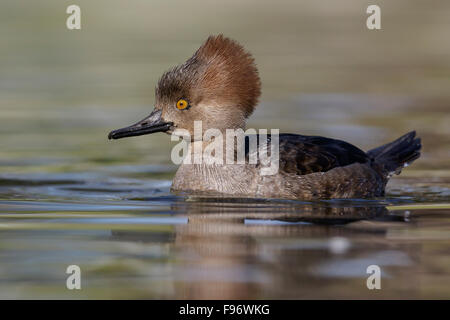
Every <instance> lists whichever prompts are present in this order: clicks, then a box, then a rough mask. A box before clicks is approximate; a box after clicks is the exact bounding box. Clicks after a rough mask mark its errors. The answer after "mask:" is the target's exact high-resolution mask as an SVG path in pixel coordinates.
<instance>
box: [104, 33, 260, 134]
mask: <svg viewBox="0 0 450 320" xmlns="http://www.w3.org/2000/svg"><path fill="white" fill-rule="evenodd" d="M260 93H261V91H260V80H259V76H258V70H257V69H256V66H255V63H254V60H253V58H252V56H251V55H250V53H248V52H246V51H245V50H244V48H243V47H242V46H241V45H239V44H238V43H237V42H235V41H233V40H231V39H229V38H226V37H224V36H223V35H219V36H210V37H209V38H208V39H207V40H206V41H205V43H203V45H202V46H201V47H200V48H199V49H198V50H197V51H196V52H195V53H194V55H193V56H192V57H191V58H189V59H188V60H187V61H186V62H185V63H183V64H182V65H179V66H177V67H175V68H173V69H171V70H169V71H167V72H166V73H164V74H163V76H162V77H161V79H160V80H159V83H158V85H157V87H156V90H155V95H156V99H155V101H156V102H155V108H154V110H153V112H152V113H151V114H150V115H149V116H148V117H146V118H145V119H143V120H141V121H139V122H137V123H135V124H133V125H131V126H129V127H126V128H122V129H118V130H114V131H112V132H111V133H110V134H109V136H108V137H109V139H120V138H125V137H131V136H139V135H144V134H150V133H154V132H167V133H174V134H179V135H183V133H182V132H185V131H184V130H187V132H189V134H190V136H191V137H194V121H199V120H201V121H202V131H203V132H204V131H205V130H207V129H210V128H216V129H219V130H220V131H222V132H225V130H226V129H237V128H242V129H244V128H245V121H246V119H247V117H248V116H249V115H250V114H251V113H252V112H253V109H254V108H255V106H256V103H257V101H258V98H259V95H260ZM180 129H184V130H180ZM203 132H202V136H203Z"/></svg>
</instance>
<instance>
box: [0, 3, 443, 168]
mask: <svg viewBox="0 0 450 320" xmlns="http://www.w3.org/2000/svg"><path fill="white" fill-rule="evenodd" d="M375 3H376V4H378V5H379V6H380V7H381V19H382V21H381V26H382V30H378V31H371V30H368V29H367V28H366V19H367V16H368V15H367V14H366V8H367V6H368V5H369V4H375ZM71 4H77V5H79V6H80V7H81V23H82V29H81V30H68V29H67V28H66V19H67V17H68V14H66V8H67V6H69V5H71ZM449 13H450V3H449V2H448V1H433V2H432V3H431V2H426V1H410V0H408V1H406V0H405V1H401V0H397V1H376V2H373V1H359V0H355V1H339V2H337V1H313V0H311V1H286V0H283V1H256V0H255V1H220V2H219V1H197V0H195V1H135V0H132V1H127V2H125V1H111V0H108V1H83V0H79V1H45V0H41V1H13V0H3V1H2V3H1V4H0V37H1V39H2V41H1V42H0V70H1V72H0V137H1V138H0V159H1V160H0V161H1V165H2V167H1V170H2V171H6V172H23V171H30V170H31V171H46V170H51V171H54V170H61V171H64V170H85V169H86V168H92V167H93V166H95V165H96V164H99V163H100V164H101V165H103V164H105V163H113V162H125V163H130V164H135V163H169V161H170V160H169V156H168V155H169V151H170V147H171V145H170V142H169V139H168V137H167V136H165V135H163V134H158V135H154V136H151V137H149V136H146V137H139V138H134V139H125V140H124V141H118V142H114V143H112V142H108V141H107V139H106V135H107V133H108V131H109V130H110V129H114V128H117V127H120V126H124V125H128V124H130V123H131V122H133V121H135V120H138V119H140V118H142V117H143V116H144V115H146V114H148V113H149V112H150V110H151V109H152V104H153V101H154V87H155V85H156V83H157V81H158V78H159V76H160V75H161V74H162V72H164V71H165V70H167V69H168V68H170V67H172V66H174V65H176V64H179V63H181V62H183V61H184V60H185V59H187V58H188V57H189V56H190V55H191V54H192V53H193V52H194V51H195V50H196V48H197V47H198V46H200V44H201V43H202V42H203V41H204V40H205V39H206V38H207V37H208V35H210V34H218V33H223V34H225V35H226V36H229V37H231V38H233V39H236V40H237V41H239V42H240V43H241V44H243V45H244V46H245V47H246V48H247V49H248V50H249V51H251V52H252V53H253V55H254V57H255V59H256V62H257V65H258V67H259V70H260V74H261V79H262V84H263V95H262V99H261V104H260V106H259V107H258V109H257V111H256V112H255V114H254V116H253V117H252V118H251V120H250V122H249V126H251V127H257V128H259V127H261V128H262V127H264V128H280V129H281V131H282V132H283V131H285V132H287V131H290V132H296V133H303V134H320V135H328V136H332V137H335V138H341V139H346V140H348V141H350V142H353V143H354V144H357V145H358V146H361V147H363V148H369V147H373V146H375V145H377V144H380V143H383V142H386V141H388V140H389V139H392V138H395V137H396V136H398V135H400V134H402V133H404V132H406V131H409V130H412V129H416V130H418V132H419V134H420V135H421V136H423V138H424V156H423V159H422V160H421V161H418V162H417V164H415V165H414V167H416V168H429V169H431V168H433V169H449V168H450V162H449V161H448V158H449V148H448V146H449V139H450V138H449V136H450V135H449V133H450V129H449V128H450V126H449V125H448V123H449V122H450V121H449V120H450V119H449V117H450V116H449V111H450V91H449V90H448V88H450V42H449V41H448V32H449V30H450V19H449Z"/></svg>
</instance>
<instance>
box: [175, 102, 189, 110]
mask: <svg viewBox="0 0 450 320" xmlns="http://www.w3.org/2000/svg"><path fill="white" fill-rule="evenodd" d="M188 106H189V104H188V103H187V101H186V100H184V99H180V100H178V102H177V108H178V109H180V110H183V109H186V108H187V107H188Z"/></svg>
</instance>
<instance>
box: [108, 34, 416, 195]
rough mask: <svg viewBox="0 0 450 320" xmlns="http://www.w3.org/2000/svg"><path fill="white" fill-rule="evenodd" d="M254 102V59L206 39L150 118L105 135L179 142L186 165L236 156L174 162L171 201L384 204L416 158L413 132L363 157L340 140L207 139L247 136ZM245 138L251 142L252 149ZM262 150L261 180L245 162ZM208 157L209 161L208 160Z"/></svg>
mask: <svg viewBox="0 0 450 320" xmlns="http://www.w3.org/2000/svg"><path fill="white" fill-rule="evenodd" d="M260 95H261V81H260V77H259V73H258V69H257V67H256V64H255V60H254V58H253V56H252V55H251V54H250V53H249V52H248V51H246V50H245V49H244V47H243V46H242V45H240V44H239V43H238V42H236V41H235V40H232V39H230V38H228V37H225V36H224V35H222V34H219V35H212V36H209V37H208V38H207V39H206V41H205V42H204V43H203V44H202V45H201V46H200V47H199V48H198V50H197V51H195V53H194V54H193V55H192V56H191V57H190V58H189V59H187V60H186V61H185V62H184V63H182V64H180V65H178V66H176V67H173V68H172V69H170V70H168V71H167V72H165V73H164V74H163V75H162V76H161V78H160V79H159V81H158V84H157V85H156V89H155V105H154V109H153V111H152V112H151V114H150V115H149V116H147V117H145V118H144V119H143V120H141V121H138V122H137V123H135V124H133V125H131V126H127V127H124V128H121V129H117V130H113V131H111V132H110V133H109V135H108V138H109V139H113V140H115V139H122V138H126V137H133V136H141V135H146V134H153V133H157V132H164V133H167V134H170V135H171V136H172V137H176V138H178V139H183V141H186V149H185V150H184V149H183V150H184V152H185V153H186V154H185V156H184V157H185V158H191V159H192V158H195V157H196V156H197V155H198V154H199V153H202V152H203V154H204V153H205V151H206V150H207V149H208V148H210V147H211V144H212V143H216V144H217V143H219V144H220V143H223V144H224V148H225V151H226V152H225V153H227V154H228V151H229V150H232V151H230V152H231V153H232V156H231V157H230V158H227V159H232V160H233V159H234V160H236V157H237V155H238V154H239V151H240V150H243V152H242V154H244V156H243V158H244V161H241V162H238V161H235V162H233V161H231V162H230V161H228V162H227V161H222V162H220V161H219V162H217V161H211V159H209V160H210V161H207V160H208V159H205V161H203V162H202V161H197V162H195V161H183V162H181V163H180V165H179V167H178V169H177V171H176V173H175V176H174V178H173V181H172V187H171V191H172V192H174V193H176V194H179V193H181V194H199V195H214V196H221V197H236V198H238V197H243V198H262V199H266V198H267V199H273V198H275V199H295V200H322V199H365V198H376V197H383V196H385V189H386V185H387V183H388V181H389V179H390V178H391V177H392V176H393V175H394V174H400V173H401V171H402V169H403V168H405V167H406V166H408V165H409V164H411V163H412V162H413V161H414V160H416V159H418V158H419V157H420V150H421V147H422V146H421V139H420V138H418V137H416V132H415V131H411V132H409V133H406V134H404V135H403V136H401V137H399V138H398V139H396V140H395V141H392V142H390V143H387V144H384V145H382V146H379V147H377V148H374V149H371V150H368V151H366V152H365V151H363V150H361V149H359V148H358V147H356V146H354V145H352V144H351V143H348V142H345V141H342V140H339V139H333V138H327V137H322V136H308V135H300V134H293V133H279V132H275V134H273V133H272V131H271V133H270V134H261V133H256V134H255V133H254V132H252V134H245V136H244V139H240V140H241V141H243V142H241V143H237V140H239V139H234V140H233V141H232V142H223V141H225V140H227V139H218V138H217V136H214V137H213V138H211V137H210V139H208V137H207V136H208V134H207V132H208V130H212V129H214V130H215V132H216V133H218V134H223V135H224V136H225V135H226V134H227V132H229V131H230V130H234V131H239V132H244V133H247V130H248V129H247V128H246V122H247V119H248V118H249V116H250V115H251V114H252V112H253V111H254V109H255V107H256V106H257V104H258V100H259V97H260ZM198 123H200V124H201V126H200V129H199V127H198V125H197V124H198ZM196 130H197V131H199V130H200V134H198V132H195V131H196ZM244 130H246V131H244ZM252 137H256V138H255V139H256V144H255V143H252V141H254V140H255V139H252ZM275 142H276V143H275ZM237 144H239V147H237V148H236V145H237ZM250 145H253V146H255V145H256V149H255V148H254V147H253V148H250ZM273 146H275V147H273ZM232 148H233V149H232ZM236 149H237V151H236ZM233 150H234V151H233ZM261 150H266V152H267V154H270V155H276V157H274V158H275V159H276V170H275V171H274V172H272V173H270V174H267V172H266V173H264V172H263V169H264V168H265V169H267V166H268V165H267V161H265V162H264V161H262V160H261V159H256V161H250V160H252V159H253V160H254V157H252V156H253V155H255V154H257V155H258V154H260V153H261ZM217 153H218V157H219V160H220V158H221V157H223V158H224V157H225V156H223V152H222V153H219V152H217ZM187 155H191V156H192V157H187ZM209 155H210V156H211V155H212V156H215V154H214V152H212V153H209ZM215 159H216V160H217V157H215Z"/></svg>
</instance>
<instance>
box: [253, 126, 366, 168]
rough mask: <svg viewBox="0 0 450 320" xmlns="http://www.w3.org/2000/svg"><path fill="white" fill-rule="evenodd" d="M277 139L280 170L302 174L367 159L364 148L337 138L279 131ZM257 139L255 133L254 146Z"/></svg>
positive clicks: (268, 139)
mask: <svg viewBox="0 0 450 320" xmlns="http://www.w3.org/2000/svg"><path fill="white" fill-rule="evenodd" d="M279 139H280V140H279V143H280V166H279V170H280V171H281V172H286V173H291V174H298V175H304V174H309V173H313V172H326V171H328V170H331V169H333V168H336V167H341V166H346V165H349V164H352V163H356V162H359V163H365V162H368V161H369V160H370V159H369V156H368V155H367V154H366V153H365V152H364V151H362V150H360V149H359V148H357V147H355V146H354V145H351V144H350V143H347V142H345V141H341V140H336V139H331V138H324V137H318V136H302V135H297V134H280V135H279ZM260 140H261V137H258V146H259V145H260V144H261V143H262V141H260ZM270 140H271V137H270V135H269V136H268V138H267V141H270ZM246 142H247V139H246ZM246 145H248V143H246ZM269 149H270V148H269ZM247 150H248V149H247Z"/></svg>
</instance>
